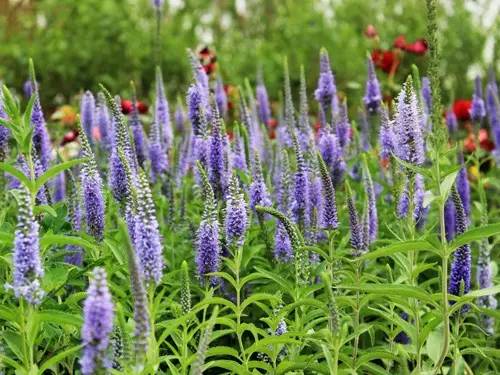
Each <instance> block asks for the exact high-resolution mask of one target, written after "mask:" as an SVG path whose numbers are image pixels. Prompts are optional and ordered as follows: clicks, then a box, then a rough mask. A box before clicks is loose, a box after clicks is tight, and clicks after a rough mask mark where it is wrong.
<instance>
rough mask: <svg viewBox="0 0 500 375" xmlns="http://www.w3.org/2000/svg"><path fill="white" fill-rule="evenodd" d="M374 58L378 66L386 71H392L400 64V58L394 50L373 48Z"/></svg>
mask: <svg viewBox="0 0 500 375" xmlns="http://www.w3.org/2000/svg"><path fill="white" fill-rule="evenodd" d="M372 60H373V63H374V64H375V66H376V67H377V68H380V69H382V70H383V71H384V72H386V73H390V72H391V70H393V69H394V70H396V68H397V67H398V65H399V59H398V57H397V56H396V54H395V53H394V52H392V51H382V50H379V49H376V50H373V51H372Z"/></svg>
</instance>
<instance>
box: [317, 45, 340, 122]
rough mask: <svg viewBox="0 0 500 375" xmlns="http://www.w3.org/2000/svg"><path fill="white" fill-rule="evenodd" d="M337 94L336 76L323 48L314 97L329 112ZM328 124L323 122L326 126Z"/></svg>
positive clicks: (325, 112) (325, 111) (324, 110)
mask: <svg viewBox="0 0 500 375" xmlns="http://www.w3.org/2000/svg"><path fill="white" fill-rule="evenodd" d="M336 95H337V88H336V86H335V78H334V76H333V73H332V69H331V67H330V59H329V57H328V52H327V51H326V49H324V48H322V49H321V51H320V55H319V78H318V86H317V89H316V91H315V92H314V97H315V98H316V100H317V101H318V102H319V105H320V107H321V109H322V111H323V113H324V114H327V113H328V111H329V109H330V108H331V107H333V103H334V100H335V98H336ZM325 125H326V124H321V126H322V127H323V126H325Z"/></svg>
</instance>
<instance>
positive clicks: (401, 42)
mask: <svg viewBox="0 0 500 375" xmlns="http://www.w3.org/2000/svg"><path fill="white" fill-rule="evenodd" d="M392 45H393V46H394V48H399V49H405V47H406V38H405V36H404V35H400V36H398V37H397V38H396V39H394V42H393V43H392Z"/></svg>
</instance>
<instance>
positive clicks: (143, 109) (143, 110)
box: [137, 100, 149, 114]
mask: <svg viewBox="0 0 500 375" xmlns="http://www.w3.org/2000/svg"><path fill="white" fill-rule="evenodd" d="M148 110H149V107H148V105H147V104H146V103H144V102H141V101H140V100H138V101H137V111H138V112H139V113H141V114H145V113H148Z"/></svg>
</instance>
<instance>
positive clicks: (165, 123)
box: [154, 66, 173, 154]
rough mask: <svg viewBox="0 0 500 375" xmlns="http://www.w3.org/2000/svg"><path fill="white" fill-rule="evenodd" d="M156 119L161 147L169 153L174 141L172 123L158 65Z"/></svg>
mask: <svg viewBox="0 0 500 375" xmlns="http://www.w3.org/2000/svg"><path fill="white" fill-rule="evenodd" d="M154 121H155V123H156V124H158V126H159V127H160V140H161V147H162V150H163V152H164V153H165V154H168V152H169V150H170V147H171V146H172V143H173V133H172V125H171V124H170V112H169V109H168V101H167V97H166V95H165V87H164V85H163V75H162V72H161V69H160V67H158V66H157V67H156V102H155V113H154Z"/></svg>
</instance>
